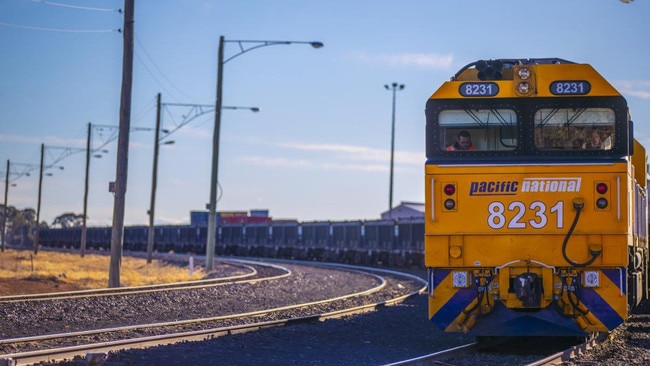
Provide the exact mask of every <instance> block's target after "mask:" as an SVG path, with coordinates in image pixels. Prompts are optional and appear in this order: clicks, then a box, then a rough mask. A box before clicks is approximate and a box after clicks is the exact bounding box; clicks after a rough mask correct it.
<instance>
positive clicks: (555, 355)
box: [384, 333, 607, 366]
mask: <svg viewBox="0 0 650 366" xmlns="http://www.w3.org/2000/svg"><path fill="white" fill-rule="evenodd" d="M605 339H607V334H606V333H597V334H594V335H593V336H592V337H590V338H589V339H588V340H586V341H585V342H584V343H580V344H576V345H573V344H572V345H569V346H567V344H571V343H573V340H572V339H569V338H565V339H562V338H553V337H551V338H547V339H544V340H543V342H541V341H540V338H539V337H536V338H535V337H529V338H528V339H526V338H524V339H517V340H513V339H512V338H507V339H506V338H504V339H501V340H498V341H496V342H488V343H478V342H473V343H469V344H466V345H463V346H458V347H453V348H449V349H445V350H441V351H437V352H434V353H431V354H428V355H424V356H420V357H416V358H412V359H408V360H403V361H399V362H394V363H390V364H387V365H384V366H433V365H441V364H442V365H449V366H452V365H453V366H465V365H479V364H480V365H524V366H551V365H562V363H563V362H566V361H569V360H571V359H573V358H575V357H576V356H578V355H580V354H582V353H584V352H585V351H586V350H589V349H591V348H592V347H594V346H595V345H597V344H599V343H601V342H603V341H604V340H605Z"/></svg>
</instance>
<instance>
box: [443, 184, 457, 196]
mask: <svg viewBox="0 0 650 366" xmlns="http://www.w3.org/2000/svg"><path fill="white" fill-rule="evenodd" d="M454 193H456V187H455V186H454V185H453V184H447V185H446V186H445V194H446V195H447V196H451V195H452V194H454Z"/></svg>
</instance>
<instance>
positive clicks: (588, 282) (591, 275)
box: [582, 271, 600, 287]
mask: <svg viewBox="0 0 650 366" xmlns="http://www.w3.org/2000/svg"><path fill="white" fill-rule="evenodd" d="M582 283H583V286H584V287H600V272H598V271H584V272H583V279H582Z"/></svg>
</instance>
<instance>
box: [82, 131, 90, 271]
mask: <svg viewBox="0 0 650 366" xmlns="http://www.w3.org/2000/svg"><path fill="white" fill-rule="evenodd" d="M92 131H93V126H92V124H91V123H90V122H88V136H87V137H86V175H85V177H84V203H83V205H84V207H83V209H84V211H83V217H82V219H81V244H80V245H79V247H80V248H79V249H80V252H81V257H82V258H83V257H84V256H85V255H86V241H87V240H88V226H87V224H88V185H89V184H88V183H89V179H90V146H91V143H90V138H91V136H92Z"/></svg>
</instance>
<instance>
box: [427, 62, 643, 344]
mask: <svg viewBox="0 0 650 366" xmlns="http://www.w3.org/2000/svg"><path fill="white" fill-rule="evenodd" d="M426 120H427V126H426V155H427V161H426V166H425V192H426V193H425V195H426V211H425V212H426V213H425V265H426V267H427V268H428V273H429V289H428V292H429V318H430V320H431V321H432V322H433V323H434V324H435V325H437V326H439V327H440V328H442V329H444V330H445V331H449V332H469V333H471V334H474V335H477V336H516V335H526V336H584V335H587V334H589V333H592V332H607V331H611V330H612V329H614V328H616V327H617V326H618V325H619V324H621V323H622V322H623V321H625V319H627V317H628V314H629V311H630V310H631V308H633V307H634V306H635V305H637V304H638V303H640V302H641V301H642V300H643V299H647V298H648V255H649V254H648V240H647V239H648V238H647V229H648V219H647V212H648V207H647V198H648V197H647V188H646V183H647V179H646V166H647V158H646V153H645V149H644V147H643V146H642V145H641V144H640V143H639V142H638V141H636V140H635V139H634V136H633V126H632V121H631V120H630V114H629V111H628V107H627V103H626V101H625V99H624V98H623V97H622V96H621V94H620V93H619V92H618V91H617V90H616V89H615V88H614V87H612V86H611V85H610V84H609V83H608V82H607V80H605V78H603V77H602V76H601V75H600V74H599V73H598V72H597V71H596V70H594V68H592V67H591V66H590V65H588V64H579V63H574V62H571V61H567V60H562V59H555V58H544V59H498V60H481V61H477V62H473V63H471V64H469V65H467V66H465V67H464V68H462V69H461V70H460V71H459V72H458V73H456V75H454V76H453V77H452V78H451V80H450V81H448V82H445V83H444V84H443V85H442V86H441V87H440V88H439V89H438V90H436V91H435V92H434V93H433V95H432V96H431V97H430V98H429V100H428V101H427V104H426Z"/></svg>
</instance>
